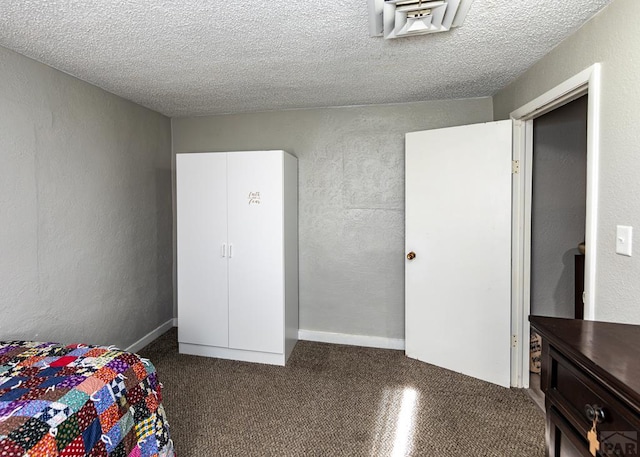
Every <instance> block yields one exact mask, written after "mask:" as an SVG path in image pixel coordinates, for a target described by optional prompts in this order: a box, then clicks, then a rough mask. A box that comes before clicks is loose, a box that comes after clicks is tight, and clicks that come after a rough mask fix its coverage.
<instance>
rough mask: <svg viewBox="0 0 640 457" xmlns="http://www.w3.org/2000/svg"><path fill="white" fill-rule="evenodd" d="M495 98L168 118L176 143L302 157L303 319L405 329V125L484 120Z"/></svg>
mask: <svg viewBox="0 0 640 457" xmlns="http://www.w3.org/2000/svg"><path fill="white" fill-rule="evenodd" d="M491 118H492V102H491V99H489V98H485V99H473V100H454V101H437V102H421V103H411V104H400V105H384V106H366V107H348V108H327V109H315V110H293V111H278V112H264V113H252V114H239V115H227V116H209V117H193V118H183V119H173V121H172V122H173V144H174V152H204V151H235V150H261V149H284V150H286V151H289V152H291V153H293V154H294V155H295V156H297V157H298V159H299V162H298V167H299V191H298V192H299V211H300V212H299V235H300V328H303V329H307V330H317V331H327V332H338V333H348V334H355V335H368V336H380V337H388V338H403V336H404V134H405V133H406V132H411V131H416V130H424V129H433V128H438V127H449V126H454V125H461V124H468V123H475V122H486V121H489V120H491Z"/></svg>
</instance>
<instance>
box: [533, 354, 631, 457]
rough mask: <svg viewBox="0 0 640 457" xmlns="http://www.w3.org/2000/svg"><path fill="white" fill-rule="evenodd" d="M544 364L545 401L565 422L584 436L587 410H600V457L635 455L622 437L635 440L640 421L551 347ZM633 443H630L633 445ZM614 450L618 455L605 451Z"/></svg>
mask: <svg viewBox="0 0 640 457" xmlns="http://www.w3.org/2000/svg"><path fill="white" fill-rule="evenodd" d="M548 354H549V355H548V359H547V362H548V363H549V364H550V366H549V367H548V369H549V371H550V372H549V373H547V376H548V378H547V386H546V392H545V393H546V396H547V402H550V403H552V404H553V405H554V406H555V408H557V409H558V411H560V412H561V413H562V414H563V416H564V417H566V418H567V419H568V421H569V422H570V423H571V425H572V426H573V427H574V428H575V430H576V432H577V433H578V434H579V435H581V436H582V437H586V434H587V432H588V431H589V430H590V429H591V426H592V421H591V420H590V419H589V418H588V416H587V412H586V407H587V405H590V406H592V407H598V408H601V409H602V411H603V412H604V419H603V420H602V421H601V422H600V423H599V424H598V427H597V430H598V432H599V433H598V437H599V439H600V442H601V448H600V449H601V451H602V455H622V456H626V455H634V456H637V455H638V454H637V449H636V448H635V447H633V453H631V449H632V447H629V446H625V443H624V441H625V438H629V440H631V441H634V440H635V441H636V445H637V431H638V430H639V429H640V419H639V418H638V417H637V416H636V415H635V414H634V413H633V412H632V411H630V410H628V409H627V408H626V407H625V406H624V405H623V404H622V403H621V402H619V401H618V400H617V399H616V398H615V397H613V396H612V395H611V394H610V393H608V392H607V389H606V388H605V387H604V386H603V385H601V384H600V383H599V382H598V381H597V380H595V379H593V378H592V377H589V376H588V375H587V374H586V373H585V372H584V371H583V370H581V369H580V368H579V367H577V366H576V365H574V364H573V363H572V362H570V361H569V360H568V359H566V358H565V357H564V356H563V355H562V354H560V353H559V352H558V351H557V350H556V349H555V348H554V347H553V346H550V347H549V352H548ZM632 444H633V443H632ZM612 447H615V448H616V451H617V453H613V452H607V453H605V450H606V449H607V448H609V449H611V448H612Z"/></svg>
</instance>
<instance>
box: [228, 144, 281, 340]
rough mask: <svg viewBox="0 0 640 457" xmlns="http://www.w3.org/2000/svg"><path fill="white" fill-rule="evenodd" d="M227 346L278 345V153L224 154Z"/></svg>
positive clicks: (279, 254)
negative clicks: (227, 301)
mask: <svg viewBox="0 0 640 457" xmlns="http://www.w3.org/2000/svg"><path fill="white" fill-rule="evenodd" d="M228 180H229V181H228V182H229V184H228V191H229V210H228V215H229V248H230V249H231V251H230V253H229V347H230V348H233V349H244V350H252V351H262V352H274V353H282V352H283V350H284V347H283V346H284V329H283V327H284V235H283V223H284V222H283V210H284V206H283V153H282V152H281V151H262V152H234V153H231V154H229V155H228Z"/></svg>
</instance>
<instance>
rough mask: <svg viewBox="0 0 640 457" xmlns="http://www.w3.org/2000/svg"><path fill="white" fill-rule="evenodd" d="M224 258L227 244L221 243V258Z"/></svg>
mask: <svg viewBox="0 0 640 457" xmlns="http://www.w3.org/2000/svg"><path fill="white" fill-rule="evenodd" d="M226 256H227V244H226V243H222V257H226Z"/></svg>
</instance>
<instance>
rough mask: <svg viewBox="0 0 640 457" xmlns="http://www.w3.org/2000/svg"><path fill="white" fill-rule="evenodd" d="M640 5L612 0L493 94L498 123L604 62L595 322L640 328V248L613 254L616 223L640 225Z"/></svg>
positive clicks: (633, 0) (628, 1) (628, 0)
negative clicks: (628, 324)
mask: <svg viewBox="0 0 640 457" xmlns="http://www.w3.org/2000/svg"><path fill="white" fill-rule="evenodd" d="M639 17H640V2H638V1H637V0H614V1H613V2H612V3H611V4H610V5H609V6H607V7H606V8H605V9H604V10H603V11H602V12H600V13H599V14H597V15H596V16H595V17H594V18H593V19H591V20H590V21H589V22H587V23H586V24H585V25H584V26H583V27H582V28H581V29H580V30H578V31H577V32H576V33H575V34H574V35H572V36H571V37H569V38H568V39H567V40H565V41H564V42H562V43H561V44H560V45H559V46H557V47H556V48H555V49H554V50H553V51H552V52H551V53H549V54H548V55H547V56H545V57H544V58H542V59H541V60H540V61H539V62H538V63H537V64H535V65H534V66H533V67H532V68H531V69H529V70H528V71H527V72H526V73H525V74H524V75H522V76H521V77H520V78H518V79H517V80H516V81H514V82H513V83H512V84H510V85H509V86H508V87H507V88H505V89H504V90H502V91H500V92H499V93H498V94H496V96H495V97H494V115H495V118H496V119H506V118H508V116H509V113H510V112H511V111H512V110H514V109H517V108H519V107H521V106H523V105H524V104H525V103H527V102H529V101H531V100H533V99H534V98H536V97H537V96H539V95H541V94H543V93H544V92H546V91H547V90H549V89H551V88H553V87H554V86H556V85H558V84H559V83H561V82H562V81H564V80H566V79H568V78H570V77H571V76H573V75H575V74H577V73H578V72H580V71H582V70H584V69H585V68H587V67H589V66H590V65H593V64H594V63H596V62H601V63H602V110H601V113H600V115H601V121H600V129H601V130H600V173H599V196H598V205H599V213H598V229H597V236H598V241H597V268H596V284H595V287H596V296H595V317H596V319H598V320H605V321H613V322H627V323H634V324H640V281H638V278H640V251H639V250H638V248H637V247H638V243H637V241H636V243H635V246H636V249H635V253H634V255H633V257H624V256H620V255H616V253H615V235H616V225H617V224H620V225H631V226H634V227H636V238H637V237H638V227H640V198H637V196H638V195H640V179H638V170H639V169H640V154H638V148H639V147H640V146H639V145H640V128H638V126H639V125H640V109H639V107H640V85H639V84H638V75H639V74H640V27H638V18H639Z"/></svg>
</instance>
